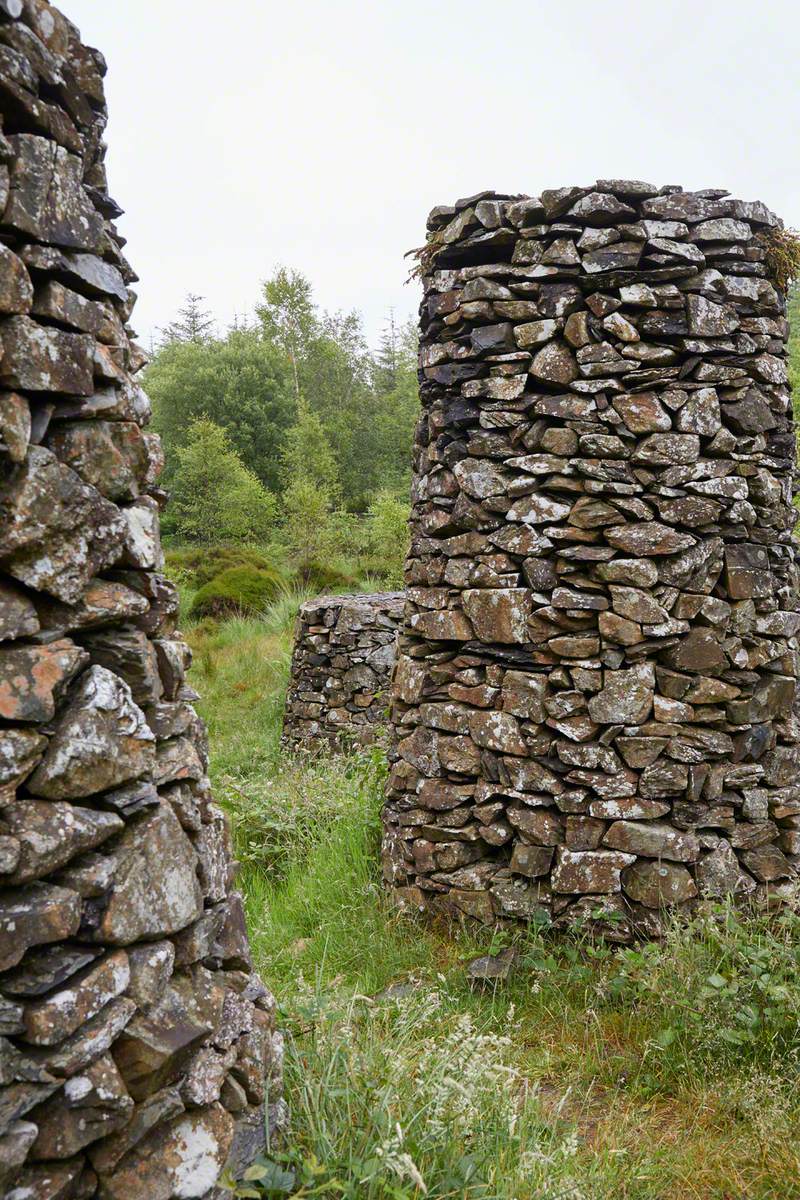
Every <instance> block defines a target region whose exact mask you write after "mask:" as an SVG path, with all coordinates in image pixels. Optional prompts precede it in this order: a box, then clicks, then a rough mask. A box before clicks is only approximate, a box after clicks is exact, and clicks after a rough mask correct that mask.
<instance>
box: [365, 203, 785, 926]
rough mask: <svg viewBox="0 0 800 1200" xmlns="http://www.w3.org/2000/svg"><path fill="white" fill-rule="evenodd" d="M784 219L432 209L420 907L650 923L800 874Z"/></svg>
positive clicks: (411, 778)
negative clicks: (781, 268) (776, 267)
mask: <svg viewBox="0 0 800 1200" xmlns="http://www.w3.org/2000/svg"><path fill="white" fill-rule="evenodd" d="M778 227H779V222H778V221H777V218H776V217H775V216H774V215H773V214H772V213H771V212H770V211H769V210H768V209H767V208H766V207H765V206H764V205H763V204H761V203H749V202H744V201H740V200H734V199H731V198H730V197H729V196H728V194H727V193H726V192H724V191H718V190H706V191H701V192H685V191H682V190H681V189H679V188H675V187H666V188H660V189H659V188H655V187H651V186H649V185H647V184H645V183H640V182H632V181H620V180H601V181H600V182H598V183H597V184H595V185H594V186H593V187H588V188H579V187H569V188H561V189H558V190H554V191H546V192H543V193H542V195H541V197H509V196H500V195H496V194H495V193H490V192H487V193H484V194H482V195H479V196H474V197H471V198H470V199H466V200H462V201H459V202H458V203H457V204H456V205H455V206H453V207H445V208H439V209H435V210H434V211H433V213H432V214H431V217H430V219H429V223H428V242H427V245H426V246H425V248H424V249H423V250H422V251H421V253H420V260H421V264H422V274H423V284H424V301H423V304H422V308H421V335H422V340H421V355H420V368H421V369H420V392H421V398H422V408H423V411H422V417H421V419H420V422H419V426H418V429H417V435H416V447H415V464H414V465H415V484H414V497H413V499H414V509H413V518H412V527H413V544H412V549H411V555H410V558H409V560H408V563H407V582H408V589H409V590H408V606H407V610H406V616H405V620H404V625H403V632H402V637H401V644H400V653H399V659H398V665H397V669H396V674H395V679H394V702H393V704H394V706H393V720H394V725H395V732H396V734H397V747H396V753H395V756H394V762H393V766H392V770H391V777H390V781H389V788H388V794H387V801H386V807H385V830H386V833H385V843H384V859H385V871H386V877H387V879H388V880H389V881H390V883H391V884H392V885H393V886H394V887H396V888H397V889H399V892H400V895H401V897H402V898H403V899H404V900H406V901H408V902H410V903H412V904H414V905H416V906H422V907H425V906H428V907H433V908H435V909H436V908H438V909H440V910H443V911H446V912H448V913H468V914H472V915H475V916H478V917H481V918H483V919H486V920H493V919H496V918H498V917H499V918H506V917H520V918H525V919H533V920H541V921H543V922H553V923H555V924H557V925H569V924H571V923H573V922H574V921H575V920H576V919H577V918H581V919H585V920H595V921H597V922H598V924H599V925H602V926H604V927H605V929H606V931H607V932H608V933H609V934H610V936H612V937H616V938H619V939H627V938H629V937H631V936H633V935H634V934H635V933H636V931H641V932H643V933H645V934H651V933H652V934H655V933H657V932H658V929H659V925H660V912H661V910H662V908H663V906H664V905H675V906H683V907H689V908H691V907H692V906H693V905H695V904H696V902H697V900H698V898H699V897H702V896H710V897H718V896H722V895H724V894H727V893H733V894H735V895H737V896H751V895H753V894H754V893H757V892H760V891H763V890H764V889H766V888H768V887H769V888H778V889H781V888H783V887H785V885H786V884H787V882H790V881H791V880H793V879H794V878H795V875H796V865H797V862H798V852H800V786H798V763H799V761H800V760H799V758H798V744H797V742H798V725H797V719H796V717H795V716H794V715H793V705H794V701H795V697H796V691H797V647H798V642H797V633H798V628H800V615H799V614H798V592H797V566H796V549H795V545H794V543H793V541H792V533H791V531H792V527H793V524H794V522H795V520H796V516H797V514H796V512H795V510H794V509H793V507H792V486H793V471H794V463H795V437H794V431H793V426H792V416H791V404H790V395H789V389H788V386H787V369H786V361H785V360H786V337H787V323H786V308H785V296H784V295H783V293H782V291H781V290H780V289H779V288H778V287H776V285H775V282H774V281H773V279H772V267H771V263H772V261H773V260H772V257H771V255H772V253H773V252H774V242H775V236H776V229H777V228H778ZM771 248H773V249H771Z"/></svg>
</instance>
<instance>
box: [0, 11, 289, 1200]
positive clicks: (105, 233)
mask: <svg viewBox="0 0 800 1200" xmlns="http://www.w3.org/2000/svg"><path fill="white" fill-rule="evenodd" d="M104 74H105V64H104V61H103V58H102V56H101V55H100V54H99V53H98V52H97V51H95V50H90V49H88V48H86V47H85V46H83V45H82V44H81V42H80V37H79V34H78V31H77V30H76V29H75V28H74V27H73V26H72V25H71V24H70V23H69V22H68V21H67V20H65V18H64V17H63V16H62V15H61V14H60V13H59V12H58V11H57V10H56V9H54V8H53V7H51V6H50V5H49V4H47V3H45V2H44V0H24V3H23V0H0V111H2V113H3V135H2V136H0V235H1V237H0V346H1V347H2V358H1V359H0V389H2V390H0V1194H2V1195H3V1196H5V1197H8V1198H9V1200H56V1198H63V1200H86V1198H88V1197H92V1196H99V1195H102V1196H103V1197H104V1200H168V1198H169V1197H172V1196H182V1197H187V1198H188V1197H200V1196H206V1195H207V1196H211V1195H212V1194H213V1195H217V1194H218V1193H217V1192H216V1189H215V1183H216V1180H217V1177H218V1175H219V1173H220V1171H221V1169H222V1167H223V1165H224V1164H225V1163H226V1161H227V1162H228V1164H229V1166H230V1167H231V1169H232V1170H233V1171H234V1172H235V1173H237V1172H240V1171H241V1168H242V1167H243V1166H244V1165H245V1164H246V1163H247V1162H248V1161H250V1160H251V1159H252V1157H253V1155H254V1154H255V1153H257V1151H258V1150H259V1149H260V1147H261V1146H262V1145H263V1141H264V1117H265V1113H264V1106H265V1103H266V1105H267V1108H268V1119H269V1122H270V1124H271V1125H272V1126H273V1127H274V1126H275V1124H276V1122H278V1121H279V1120H280V1119H281V1102H280V1076H281V1072H280V1048H281V1043H280V1038H279V1036H278V1035H277V1034H276V1032H275V1017H274V1012H275V1005H274V1001H273V999H272V996H271V995H270V994H269V992H268V991H267V990H266V988H265V987H264V986H263V984H262V983H261V982H260V980H259V979H258V978H257V976H256V975H254V974H253V972H252V969H251V962H250V951H249V947H248V940H247V932H246V929H245V922H244V913H243V909H242V902H241V899H240V897H239V895H238V894H237V892H236V891H235V889H234V864H233V862H232V859H231V847H230V841H229V837H228V831H227V827H226V822H225V819H224V817H223V815H222V813H221V811H220V810H219V809H218V808H217V807H216V806H215V805H214V803H213V800H212V796H211V793H210V790H209V784H208V779H207V776H206V766H207V761H208V760H207V748H206V736H205V729H204V727H203V725H202V722H201V721H200V720H199V719H198V717H197V715H196V713H195V711H194V709H193V708H192V703H191V702H192V700H193V699H195V698H196V697H195V693H194V692H193V691H192V689H191V688H190V687H189V686H187V684H186V682H185V672H186V668H187V666H188V665H189V652H188V649H187V646H186V645H185V643H184V642H183V640H182V639H181V636H180V634H179V633H178V632H177V630H176V618H177V612H178V597H177V595H176V592H175V589H174V587H173V586H172V585H171V584H170V583H169V582H168V580H167V579H166V578H165V577H164V576H163V575H162V574H161V568H162V553H161V548H160V545H159V507H160V505H161V503H162V501H163V500H164V499H165V497H164V495H163V493H162V492H160V491H159V489H158V485H157V478H158V474H159V471H160V468H161V465H162V464H161V449H160V445H159V441H158V438H157V437H156V436H155V434H152V433H148V432H147V431H146V428H145V427H146V425H147V422H148V419H149V414H150V407H149V403H148V400H147V397H146V395H145V394H144V392H143V391H142V389H141V387H140V385H139V383H138V382H137V378H136V375H137V372H138V371H139V370H140V368H141V367H142V365H143V362H144V357H143V355H142V353H141V351H140V350H139V349H138V347H137V346H136V345H135V344H134V343H133V341H132V340H131V336H132V335H131V331H130V329H129V328H128V325H127V322H128V319H129V317H130V314H131V309H132V307H133V303H134V299H135V296H134V293H133V292H132V291H131V290H130V287H129V285H130V284H131V283H132V282H134V280H135V276H134V274H133V272H132V271H131V269H130V267H129V266H128V264H127V262H126V261H125V258H124V255H123V252H122V246H123V244H124V243H123V240H122V239H121V238H120V236H119V234H118V233H117V231H116V228H115V226H114V224H113V220H114V218H115V217H116V216H117V215H118V214H119V212H120V210H119V209H118V208H117V206H116V204H115V203H114V201H113V200H112V199H111V198H110V196H109V195H108V192H107V188H106V176H105V171H104V168H103V155H104V145H103V142H102V135H103V130H104V128H105V124H106V108H105V102H104V99H103V76H104Z"/></svg>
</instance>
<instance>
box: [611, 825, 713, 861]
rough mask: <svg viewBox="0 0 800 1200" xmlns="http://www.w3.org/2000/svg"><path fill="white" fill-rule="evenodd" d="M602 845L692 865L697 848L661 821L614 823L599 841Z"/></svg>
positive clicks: (693, 840)
mask: <svg viewBox="0 0 800 1200" xmlns="http://www.w3.org/2000/svg"><path fill="white" fill-rule="evenodd" d="M603 845H604V846H610V847H611V849H613V850H623V851H625V852H626V853H627V854H641V855H643V856H644V857H645V858H668V859H671V860H673V861H674V862H696V860H697V859H698V858H699V857H700V844H699V842H698V840H697V838H696V837H695V836H694V834H692V833H682V832H681V831H680V830H677V829H673V827H672V826H671V825H668V824H667V823H666V822H665V821H647V822H645V823H639V822H638V821H616V822H615V823H614V824H613V825H612V826H611V828H610V829H609V831H608V833H607V834H606V836H605V837H604V838H603Z"/></svg>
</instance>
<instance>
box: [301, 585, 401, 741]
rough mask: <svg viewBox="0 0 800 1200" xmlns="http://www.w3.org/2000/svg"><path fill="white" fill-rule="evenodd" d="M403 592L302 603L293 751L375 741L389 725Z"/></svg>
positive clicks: (330, 598)
mask: <svg viewBox="0 0 800 1200" xmlns="http://www.w3.org/2000/svg"><path fill="white" fill-rule="evenodd" d="M402 615H403V593H402V592H374V593H373V594H372V595H356V596H315V597H314V599H313V600H307V601H306V602H305V604H303V605H301V607H300V612H299V613H298V616H297V622H296V624H295V631H294V651H293V653H292V668H291V673H290V676H289V688H288V692H287V695H286V710H285V713H284V718H283V741H284V744H285V745H286V746H287V748H289V749H291V750H299V749H305V750H314V749H319V748H320V747H322V746H327V747H329V748H330V749H333V750H336V749H344V748H347V747H354V746H371V745H373V744H374V742H375V741H376V739H377V738H378V737H379V736H380V733H381V732H382V731H385V728H386V711H387V708H388V705H389V682H390V678H391V674H392V668H393V667H394V659H395V645H396V642H397V628H398V625H399V624H400V620H401V617H402Z"/></svg>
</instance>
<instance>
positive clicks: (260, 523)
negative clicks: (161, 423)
mask: <svg viewBox="0 0 800 1200" xmlns="http://www.w3.org/2000/svg"><path fill="white" fill-rule="evenodd" d="M176 458H177V463H176V470H175V481H174V487H173V491H172V498H171V503H170V506H169V510H168V512H169V517H168V522H167V525H168V527H171V528H172V529H174V531H175V533H176V534H177V535H178V537H180V538H182V539H183V540H185V541H188V542H254V541H263V540H264V539H265V538H267V537H268V536H269V534H270V531H271V530H272V528H273V526H274V524H275V518H276V512H277V504H276V501H275V497H274V496H272V495H271V494H270V493H269V492H268V491H267V490H266V488H265V487H264V485H263V484H262V483H261V482H260V480H259V479H258V478H257V476H256V475H255V474H254V473H253V472H252V471H250V470H248V469H247V467H245V466H244V464H243V463H242V461H241V459H240V458H239V455H238V454H237V453H236V451H235V449H234V448H233V445H232V443H231V441H230V439H229V438H228V436H227V434H226V433H225V430H224V429H221V428H220V426H219V425H215V424H214V422H213V421H209V420H207V419H206V418H201V419H199V420H197V421H194V422H193V423H192V424H191V425H190V426H189V429H188V433H187V438H186V443H185V445H183V446H181V447H179V448H178V450H177V452H176Z"/></svg>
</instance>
